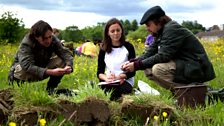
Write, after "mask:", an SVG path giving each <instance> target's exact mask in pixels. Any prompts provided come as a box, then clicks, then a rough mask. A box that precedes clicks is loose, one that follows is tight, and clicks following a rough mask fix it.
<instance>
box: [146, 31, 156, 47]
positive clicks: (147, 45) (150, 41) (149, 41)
mask: <svg viewBox="0 0 224 126" xmlns="http://www.w3.org/2000/svg"><path fill="white" fill-rule="evenodd" d="M153 41H154V38H153V36H152V35H151V34H149V35H148V36H147V37H146V39H145V47H149V46H150V45H151V44H152V43H153Z"/></svg>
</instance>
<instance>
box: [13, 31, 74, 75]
mask: <svg viewBox="0 0 224 126" xmlns="http://www.w3.org/2000/svg"><path fill="white" fill-rule="evenodd" d="M53 53H54V54H56V55H57V56H58V57H60V58H61V59H62V60H63V61H64V62H65V64H66V65H68V66H71V67H72V68H73V56H72V54H71V52H69V50H68V49H67V48H65V47H63V46H62V44H61V43H60V42H59V41H58V40H57V39H56V38H55V36H52V43H51V45H50V46H49V47H44V46H41V45H40V44H39V43H38V42H37V41H34V40H33V41H32V40H30V39H29V37H28V34H27V35H26V36H25V37H24V38H23V40H22V42H21V44H20V46H19V49H18V51H17V53H16V55H15V58H14V62H13V64H12V66H11V69H10V71H13V69H14V67H15V66H16V65H17V64H20V65H21V67H22V69H23V70H24V71H26V72H28V73H30V74H33V75H34V76H37V77H38V78H43V77H44V73H45V71H46V69H47V68H46V66H47V65H48V63H49V62H50V59H51V57H52V54H53Z"/></svg>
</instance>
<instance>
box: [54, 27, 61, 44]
mask: <svg viewBox="0 0 224 126" xmlns="http://www.w3.org/2000/svg"><path fill="white" fill-rule="evenodd" d="M53 35H54V36H55V38H57V39H58V41H61V40H60V39H59V35H60V31H59V30H58V29H57V28H53Z"/></svg>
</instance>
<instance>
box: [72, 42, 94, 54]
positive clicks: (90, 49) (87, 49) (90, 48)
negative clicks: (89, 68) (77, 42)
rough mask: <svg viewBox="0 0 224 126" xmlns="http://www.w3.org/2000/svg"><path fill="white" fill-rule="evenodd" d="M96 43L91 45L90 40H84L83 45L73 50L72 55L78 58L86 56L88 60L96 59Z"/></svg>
mask: <svg viewBox="0 0 224 126" xmlns="http://www.w3.org/2000/svg"><path fill="white" fill-rule="evenodd" d="M96 44H97V43H95V42H94V43H93V42H91V41H90V40H88V39H87V40H86V41H85V43H83V44H82V45H81V46H78V47H77V48H76V49H75V50H74V54H76V55H78V56H87V57H90V58H94V57H97V47H96Z"/></svg>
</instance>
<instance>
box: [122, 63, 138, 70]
mask: <svg viewBox="0 0 224 126" xmlns="http://www.w3.org/2000/svg"><path fill="white" fill-rule="evenodd" d="M122 70H124V71H129V72H133V71H134V70H135V67H134V62H129V63H125V64H124V65H122Z"/></svg>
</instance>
